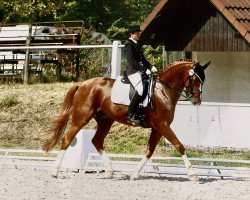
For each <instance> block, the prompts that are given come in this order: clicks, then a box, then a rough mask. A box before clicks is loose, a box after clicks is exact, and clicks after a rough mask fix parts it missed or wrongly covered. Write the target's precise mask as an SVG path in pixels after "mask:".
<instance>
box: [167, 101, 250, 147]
mask: <svg viewBox="0 0 250 200" xmlns="http://www.w3.org/2000/svg"><path fill="white" fill-rule="evenodd" d="M249 122H250V104H232V103H208V102H203V103H202V104H201V106H199V107H197V106H193V105H192V104H191V103H190V102H179V103H178V104H177V106H176V111H175V118H174V121H173V123H172V125H171V127H172V129H173V130H174V132H175V133H176V135H177V137H178V138H179V139H180V141H181V142H182V143H183V144H185V145H188V146H191V147H227V148H236V149H250V123H249Z"/></svg>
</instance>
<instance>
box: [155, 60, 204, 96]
mask: <svg viewBox="0 0 250 200" xmlns="http://www.w3.org/2000/svg"><path fill="white" fill-rule="evenodd" d="M195 67H196V64H195V65H194V66H193V67H192V69H190V70H189V72H188V73H189V75H188V78H187V79H186V81H185V82H184V84H185V85H186V83H187V81H188V84H187V87H185V88H184V89H182V88H180V87H176V86H175V85H172V84H170V83H168V82H163V81H162V80H160V79H159V78H157V77H155V80H156V81H157V82H159V83H161V84H162V85H164V86H166V87H168V88H170V89H173V90H175V91H177V92H178V93H179V94H180V95H181V96H183V97H184V98H185V99H186V100H189V99H190V98H191V97H192V96H193V95H194V94H201V93H202V86H203V84H204V82H205V79H204V80H202V79H201V77H200V75H199V74H198V73H196V72H195ZM194 76H196V77H197V78H198V79H199V81H200V88H199V90H194V89H193V87H192V85H193V77H194Z"/></svg>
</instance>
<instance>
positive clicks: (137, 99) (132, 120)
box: [127, 91, 141, 124]
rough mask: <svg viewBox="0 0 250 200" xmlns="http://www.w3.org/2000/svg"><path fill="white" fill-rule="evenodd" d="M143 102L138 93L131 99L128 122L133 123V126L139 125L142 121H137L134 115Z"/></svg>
mask: <svg viewBox="0 0 250 200" xmlns="http://www.w3.org/2000/svg"><path fill="white" fill-rule="evenodd" d="M140 101H141V96H140V95H139V94H138V92H137V91H136V92H135V93H134V95H133V97H132V99H131V102H130V105H129V108H128V115H127V122H128V123H131V124H139V123H140V120H139V119H135V118H134V115H135V112H136V110H137V106H138V104H139V103H140Z"/></svg>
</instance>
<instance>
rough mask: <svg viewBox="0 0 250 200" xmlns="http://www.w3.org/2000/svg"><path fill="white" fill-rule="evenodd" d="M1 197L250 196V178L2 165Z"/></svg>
mask: <svg viewBox="0 0 250 200" xmlns="http://www.w3.org/2000/svg"><path fill="white" fill-rule="evenodd" d="M0 199H1V200H10V199H11V200H37V199H39V200H40V199H49V200H59V199H60V200H63V199H70V200H78V199H79V200H80V199H81V200H90V199H91V200H117V199H119V200H136V199H138V200H140V199H143V200H152V199H155V200H156V199H157V200H161V199H167V200H175V199H176V200H210V199H211V200H225V199H226V200H236V199H237V200H249V199H250V180H249V179H248V180H243V179H238V180H235V179H226V180H221V179H200V181H198V182H190V181H188V180H187V179H186V178H182V177H168V176H162V177H159V176H158V175H156V176H148V175H147V176H142V177H141V179H140V180H138V181H130V180H129V176H128V174H125V173H115V175H114V178H113V179H105V178H104V174H103V173H94V174H86V173H83V172H80V173H74V172H67V173H66V172H61V173H60V176H59V178H58V179H55V178H52V177H51V176H50V173H49V171H48V170H41V169H37V170H35V169H14V168H13V169H9V168H0Z"/></svg>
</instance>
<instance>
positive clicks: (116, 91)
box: [111, 76, 149, 107]
mask: <svg viewBox="0 0 250 200" xmlns="http://www.w3.org/2000/svg"><path fill="white" fill-rule="evenodd" d="M122 78H123V77H122V76H118V77H117V78H116V80H115V83H114V85H113V87H112V91H111V101H112V102H113V103H116V104H122V105H127V106H128V105H129V104H130V99H129V90H130V84H125V83H123V82H122V81H121V79H122ZM148 102H149V99H148V96H146V98H145V99H144V101H143V107H146V106H147V105H148Z"/></svg>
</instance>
